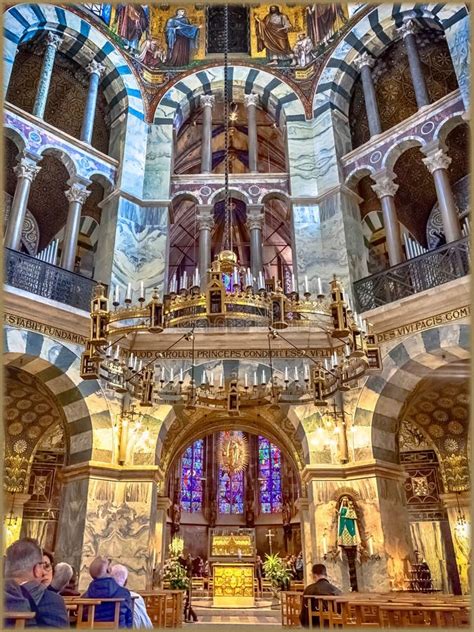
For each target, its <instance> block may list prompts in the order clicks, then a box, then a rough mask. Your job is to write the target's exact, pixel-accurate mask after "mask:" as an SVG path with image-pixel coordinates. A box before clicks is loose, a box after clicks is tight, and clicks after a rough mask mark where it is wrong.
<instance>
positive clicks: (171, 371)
mask: <svg viewBox="0 0 474 632" xmlns="http://www.w3.org/2000/svg"><path fill="white" fill-rule="evenodd" d="M170 382H174V369H173V367H171V369H170Z"/></svg>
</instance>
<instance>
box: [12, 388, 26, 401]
mask: <svg viewBox="0 0 474 632" xmlns="http://www.w3.org/2000/svg"><path fill="white" fill-rule="evenodd" d="M10 395H12V396H13V397H16V398H17V399H23V398H24V397H27V392H26V391H25V390H23V389H22V388H15V389H13V390H12V391H10Z"/></svg>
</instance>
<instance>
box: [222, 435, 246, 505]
mask: <svg viewBox="0 0 474 632" xmlns="http://www.w3.org/2000/svg"><path fill="white" fill-rule="evenodd" d="M236 434H239V435H242V434H243V433H241V432H236ZM217 496H218V503H219V513H221V514H242V513H244V472H243V470H241V471H240V472H236V473H235V474H232V476H230V475H229V474H228V473H227V472H224V470H223V469H222V468H221V466H219V489H218V493H217Z"/></svg>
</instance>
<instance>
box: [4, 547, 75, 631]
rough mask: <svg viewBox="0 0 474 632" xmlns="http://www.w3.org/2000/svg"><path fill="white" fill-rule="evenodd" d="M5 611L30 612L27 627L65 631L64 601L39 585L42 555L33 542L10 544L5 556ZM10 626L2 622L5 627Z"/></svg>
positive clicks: (9, 622) (66, 622)
mask: <svg viewBox="0 0 474 632" xmlns="http://www.w3.org/2000/svg"><path fill="white" fill-rule="evenodd" d="M4 563H5V583H4V591H5V610H7V611H10V612H34V613H35V618H34V619H31V620H29V621H27V622H26V625H27V626H31V625H33V626H38V627H42V628H43V627H44V628H68V627H69V617H68V614H67V610H66V606H65V605H64V599H63V598H62V597H61V596H60V595H58V594H57V593H55V592H54V591H52V590H48V589H47V586H46V585H45V584H44V583H42V580H43V577H44V570H43V565H44V560H43V552H42V551H41V547H40V546H39V544H38V542H36V540H33V539H31V538H23V539H21V540H17V541H16V542H13V544H11V545H10V546H9V547H8V548H7V550H6V554H5V560H4ZM10 625H14V624H13V622H11V621H8V620H6V621H5V626H6V627H10Z"/></svg>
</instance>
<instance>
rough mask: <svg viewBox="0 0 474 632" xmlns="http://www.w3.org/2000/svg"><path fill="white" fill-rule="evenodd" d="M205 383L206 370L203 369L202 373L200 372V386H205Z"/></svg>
mask: <svg viewBox="0 0 474 632" xmlns="http://www.w3.org/2000/svg"><path fill="white" fill-rule="evenodd" d="M206 382H207V375H206V370H205V369H204V371H203V372H202V379H201V384H206Z"/></svg>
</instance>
